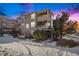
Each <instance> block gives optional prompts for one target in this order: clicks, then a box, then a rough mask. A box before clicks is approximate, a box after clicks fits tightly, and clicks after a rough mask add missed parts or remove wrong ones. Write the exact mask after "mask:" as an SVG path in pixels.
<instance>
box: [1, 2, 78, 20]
mask: <svg viewBox="0 0 79 59" xmlns="http://www.w3.org/2000/svg"><path fill="white" fill-rule="evenodd" d="M75 6H76V7H75ZM44 9H50V10H51V11H52V12H53V13H54V14H59V13H60V12H61V11H62V10H64V11H66V12H68V13H69V14H70V17H69V19H73V20H79V4H67V3H66V4H65V3H64V4H62V3H60V4H58V3H57V4H56V3H55V4H53V3H39V4H38V3H28V4H27V3H0V11H2V12H3V13H5V14H6V16H7V17H10V18H17V16H19V15H21V14H23V13H29V12H35V11H40V10H44Z"/></svg>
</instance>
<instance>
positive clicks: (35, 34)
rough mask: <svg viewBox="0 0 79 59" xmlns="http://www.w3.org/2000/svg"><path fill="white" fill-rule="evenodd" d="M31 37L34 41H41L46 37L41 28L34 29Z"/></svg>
mask: <svg viewBox="0 0 79 59" xmlns="http://www.w3.org/2000/svg"><path fill="white" fill-rule="evenodd" d="M32 36H33V38H34V40H35V41H43V40H46V39H47V37H48V36H47V33H46V32H45V31H43V30H36V31H35V32H33V35H32Z"/></svg>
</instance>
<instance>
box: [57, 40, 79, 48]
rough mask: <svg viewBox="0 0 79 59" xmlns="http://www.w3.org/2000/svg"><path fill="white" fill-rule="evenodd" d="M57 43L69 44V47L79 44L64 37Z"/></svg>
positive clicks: (60, 44)
mask: <svg viewBox="0 0 79 59" xmlns="http://www.w3.org/2000/svg"><path fill="white" fill-rule="evenodd" d="M57 45H59V46H68V47H75V46H78V45H79V42H76V41H74V40H65V39H62V40H60V41H58V42H57Z"/></svg>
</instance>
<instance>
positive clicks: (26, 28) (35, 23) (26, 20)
mask: <svg viewBox="0 0 79 59" xmlns="http://www.w3.org/2000/svg"><path fill="white" fill-rule="evenodd" d="M52 16H53V13H52V12H51V11H50V10H43V11H39V12H32V13H29V14H25V15H22V16H20V17H19V18H18V19H20V20H21V27H20V28H21V32H22V33H24V34H32V33H33V32H34V31H35V30H36V29H39V30H42V29H45V30H47V29H49V28H51V27H53V19H52Z"/></svg>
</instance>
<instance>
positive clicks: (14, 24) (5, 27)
mask: <svg viewBox="0 0 79 59" xmlns="http://www.w3.org/2000/svg"><path fill="white" fill-rule="evenodd" d="M18 27H19V23H18V21H16V20H9V19H7V18H6V17H4V16H0V29H1V30H2V31H11V30H12V29H13V28H15V29H17V28H18Z"/></svg>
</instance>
